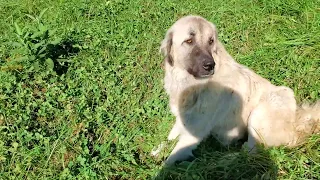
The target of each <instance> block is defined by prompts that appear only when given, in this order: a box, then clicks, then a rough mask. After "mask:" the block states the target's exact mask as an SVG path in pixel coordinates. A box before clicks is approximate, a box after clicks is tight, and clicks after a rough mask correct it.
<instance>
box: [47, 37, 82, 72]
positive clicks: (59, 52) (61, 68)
mask: <svg viewBox="0 0 320 180" xmlns="http://www.w3.org/2000/svg"><path fill="white" fill-rule="evenodd" d="M75 44H76V42H74V41H73V40H64V41H62V42H61V43H59V44H57V45H49V46H48V52H47V57H46V58H51V59H52V61H53V63H54V68H53V70H54V71H55V72H56V73H57V74H58V75H62V74H65V73H66V72H67V71H68V68H69V64H70V62H69V60H68V58H69V57H71V56H74V55H76V54H78V53H79V51H80V49H79V48H78V47H74V45H75Z"/></svg>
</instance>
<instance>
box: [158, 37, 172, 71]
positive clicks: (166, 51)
mask: <svg viewBox="0 0 320 180" xmlns="http://www.w3.org/2000/svg"><path fill="white" fill-rule="evenodd" d="M172 36H173V33H172V32H168V33H167V34H166V37H165V38H164V40H163V41H162V43H161V47H160V52H161V53H162V55H163V56H164V57H165V60H166V61H168V63H169V64H170V65H171V66H173V59H172V56H171V53H170V52H171V46H172Z"/></svg>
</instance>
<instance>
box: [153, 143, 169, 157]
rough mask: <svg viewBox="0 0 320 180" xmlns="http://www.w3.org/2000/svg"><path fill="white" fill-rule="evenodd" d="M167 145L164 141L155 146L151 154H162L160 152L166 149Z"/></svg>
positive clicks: (154, 155) (155, 155)
mask: <svg viewBox="0 0 320 180" xmlns="http://www.w3.org/2000/svg"><path fill="white" fill-rule="evenodd" d="M165 145H166V143H165V142H162V143H160V144H159V145H158V146H157V147H154V148H153V149H152V150H151V152H150V154H151V156H153V157H157V156H158V155H159V154H160V152H161V151H162V150H163V149H164V147H165Z"/></svg>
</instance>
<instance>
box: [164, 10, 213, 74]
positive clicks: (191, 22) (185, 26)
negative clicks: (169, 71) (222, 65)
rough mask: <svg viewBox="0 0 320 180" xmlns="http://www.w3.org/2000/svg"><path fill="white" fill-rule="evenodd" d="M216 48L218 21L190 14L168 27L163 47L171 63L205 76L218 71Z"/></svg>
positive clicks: (168, 61)
mask: <svg viewBox="0 0 320 180" xmlns="http://www.w3.org/2000/svg"><path fill="white" fill-rule="evenodd" d="M216 48H217V30H216V27H215V25H213V24H212V23H210V22H209V21H207V20H205V19H204V18H202V17H200V16H186V17H183V18H181V19H179V20H178V21H177V22H176V23H174V24H173V25H172V27H171V28H170V29H169V30H168V31H167V34H166V37H165V39H164V40H163V41H162V44H161V48H160V50H161V52H162V54H163V55H164V56H165V58H166V61H167V63H169V64H170V65H171V66H175V67H178V68H182V69H184V70H186V71H187V72H189V73H190V74H191V75H193V76H194V77H195V78H204V77H209V76H211V75H213V74H214V71H215V63H216V62H215V60H214V58H213V54H214V53H215V52H216Z"/></svg>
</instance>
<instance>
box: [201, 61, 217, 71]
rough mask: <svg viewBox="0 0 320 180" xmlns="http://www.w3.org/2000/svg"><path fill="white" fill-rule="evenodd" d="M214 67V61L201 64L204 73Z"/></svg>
mask: <svg viewBox="0 0 320 180" xmlns="http://www.w3.org/2000/svg"><path fill="white" fill-rule="evenodd" d="M214 66H215V63H214V61H208V62H205V63H203V69H205V70H206V71H212V70H213V69H214Z"/></svg>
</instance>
